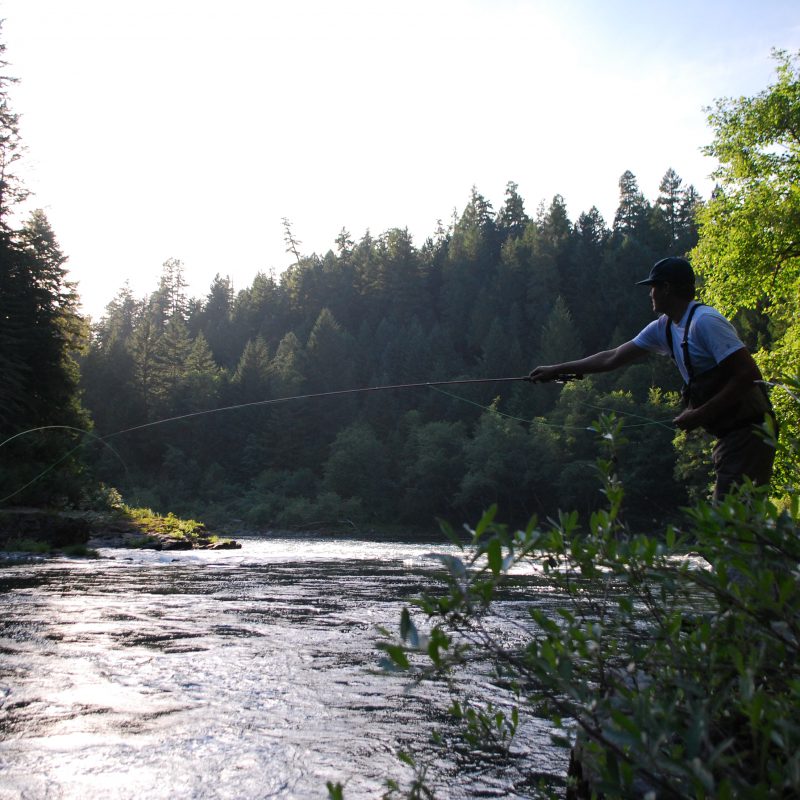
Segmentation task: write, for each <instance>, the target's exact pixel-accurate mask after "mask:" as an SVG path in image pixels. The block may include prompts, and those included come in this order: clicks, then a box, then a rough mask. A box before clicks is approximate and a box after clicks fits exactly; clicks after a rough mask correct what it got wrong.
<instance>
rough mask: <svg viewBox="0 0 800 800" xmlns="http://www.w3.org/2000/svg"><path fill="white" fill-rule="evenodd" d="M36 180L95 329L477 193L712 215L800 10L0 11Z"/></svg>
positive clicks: (752, 5)
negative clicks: (117, 307)
mask: <svg viewBox="0 0 800 800" xmlns="http://www.w3.org/2000/svg"><path fill="white" fill-rule="evenodd" d="M0 18H2V19H4V20H5V22H4V23H3V30H2V38H3V41H4V42H5V43H6V48H7V49H6V54H5V55H6V59H7V61H8V62H9V65H10V66H9V67H8V68H7V73H8V74H11V75H14V76H15V77H17V78H18V79H19V83H18V84H16V85H15V86H13V87H12V89H11V104H12V106H13V108H14V110H15V111H17V112H18V113H19V114H20V115H21V126H20V130H21V135H22V139H23V142H24V144H25V145H26V147H27V154H26V158H25V163H24V170H23V172H22V174H23V177H24V179H25V181H26V184H27V186H28V188H29V189H31V190H32V191H33V192H34V197H33V199H32V207H35V208H42V209H44V211H45V212H46V214H47V216H48V219H49V220H50V223H51V225H52V227H53V229H54V231H55V233H56V236H57V238H58V240H59V243H60V245H61V248H62V250H63V251H64V253H65V254H66V255H67V256H68V257H69V261H68V263H67V267H68V269H69V278H70V279H71V280H73V281H77V283H78V292H79V294H80V296H81V299H82V306H83V311H84V312H85V313H86V314H89V315H91V316H92V318H94V319H95V320H96V319H98V318H100V317H101V316H102V314H103V311H104V308H105V306H106V305H107V304H108V303H109V302H110V301H111V300H112V299H113V298H114V297H115V296H116V295H117V293H118V292H119V290H120V289H121V288H122V287H123V286H125V284H126V282H127V283H128V284H129V286H130V288H131V289H132V290H133V292H134V295H135V296H137V297H144V296H145V295H146V294H148V293H150V292H152V291H154V290H155V289H156V288H157V286H158V281H159V276H160V275H161V272H162V265H163V264H164V262H165V261H167V260H168V259H173V258H175V259H179V260H180V261H181V262H182V264H183V268H184V277H185V278H186V280H187V281H188V290H187V292H188V294H189V295H190V296H192V297H198V298H204V297H205V296H206V295H207V294H208V291H209V288H210V285H211V283H212V281H213V279H214V276H215V275H217V274H219V275H221V276H223V277H225V276H227V277H229V278H230V279H231V281H232V283H233V286H234V288H235V290H237V291H238V290H241V289H244V288H247V286H249V285H250V284H251V283H252V280H253V278H254V277H255V275H256V274H257V273H258V272H259V271H261V272H267V273H269V272H274V273H276V274H279V273H280V272H281V271H282V270H284V269H285V268H286V267H287V266H289V265H290V264H291V263H292V261H293V257H292V256H291V255H290V254H287V252H286V244H285V242H284V228H283V223H282V220H283V219H284V218H287V219H288V220H289V221H290V222H291V225H292V230H293V233H294V236H295V238H296V239H299V240H300V242H301V243H302V244H301V246H300V251H301V252H302V253H303V254H306V255H307V254H311V253H318V254H320V255H322V254H324V253H325V252H327V251H328V250H329V249H335V239H336V237H337V235H338V234H339V233H340V231H341V230H342V229H343V228H344V229H346V230H347V231H348V232H349V233H350V235H351V238H353V239H355V240H356V241H357V240H359V239H360V238H362V237H363V236H364V234H365V233H366V232H367V231H369V232H370V233H371V234H372V235H373V236H377V235H379V234H380V233H382V232H384V231H386V230H388V229H389V228H394V227H398V228H408V229H409V231H410V233H411V234H412V237H413V239H414V241H415V243H416V244H417V245H418V246H421V245H422V244H423V242H424V240H425V239H426V238H427V237H428V236H430V235H432V234H433V233H434V231H435V229H436V227H437V222H438V220H443V221H444V222H445V224H447V223H448V222H449V221H450V220H451V219H452V216H453V213H454V212H455V213H458V214H460V213H461V211H463V209H464V207H465V205H466V204H467V202H468V200H469V196H470V191H471V189H472V187H473V186H474V187H476V188H477V190H478V191H479V192H480V193H481V194H482V195H484V197H486V198H487V199H488V200H489V201H490V202H491V203H492V204H493V206H494V208H495V209H496V210H497V209H499V208H500V207H501V206H502V204H503V201H504V196H505V188H506V185H507V183H508V182H509V181H514V182H515V183H517V184H518V191H519V194H520V195H521V196H522V197H523V199H524V200H525V203H526V209H527V211H528V213H529V214H531V215H533V214H535V212H536V209H537V207H538V206H539V204H540V203H545V205H548V204H549V203H550V201H551V200H552V198H553V197H554V196H555V195H556V194H559V195H561V196H562V197H563V198H564V200H565V202H566V205H567V210H568V212H569V214H570V217H571V218H572V219H573V220H576V219H577V218H578V216H579V215H580V214H581V213H582V212H584V211H587V210H589V209H590V208H591V207H592V206H596V207H597V208H598V209H599V210H600V212H601V214H602V215H603V216H604V218H605V219H606V222H607V223H609V224H610V223H611V222H612V221H613V218H614V212H615V210H616V207H617V202H618V199H619V178H620V176H621V175H622V173H623V172H625V171H626V170H630V171H632V172H633V173H634V175H636V177H637V180H638V182H639V187H640V189H641V190H642V191H643V192H644V194H645V196H646V197H647V198H648V199H649V200H651V201H654V200H655V199H656V198H657V196H658V187H659V184H660V182H661V178H662V177H663V175H664V173H665V172H666V171H667V169H668V168H672V169H674V170H675V171H676V172H677V173H678V175H679V176H680V177H681V178H682V179H683V182H684V185H689V184H692V185H694V186H695V188H696V189H697V190H698V191H699V192H700V194H701V195H702V196H704V197H708V195H709V194H710V191H711V189H712V188H713V182H712V180H711V178H710V174H711V172H712V171H713V169H714V166H715V164H714V162H713V161H712V160H711V159H709V158H708V157H706V156H705V155H703V153H702V147H703V146H704V145H707V144H709V143H710V141H711V135H712V133H711V129H710V128H709V126H708V122H707V116H708V115H707V108H708V107H709V106H711V105H712V104H713V103H714V102H715V101H716V100H717V99H719V98H722V97H739V96H742V95H744V96H749V95H753V94H756V93H758V92H759V91H762V90H763V89H765V88H766V87H767V86H768V85H769V84H770V83H771V82H772V81H773V80H774V76H775V61H774V59H773V58H772V56H771V51H772V49H773V48H781V49H785V50H789V51H791V52H797V51H800V3H798V2H797V0H760V2H755V0H749V1H747V2H745V1H744V0H725V1H724V2H717V0H713V1H710V2H704V1H703V0H673V2H654V1H653V0H650V1H648V0H603V2H599V0H597V1H596V0H403V2H397V0H335V2H334V0H281V1H280V2H273V0H225V1H224V2H220V0H213V1H212V0H136V2H131V1H130V0H113V1H110V0H0Z"/></svg>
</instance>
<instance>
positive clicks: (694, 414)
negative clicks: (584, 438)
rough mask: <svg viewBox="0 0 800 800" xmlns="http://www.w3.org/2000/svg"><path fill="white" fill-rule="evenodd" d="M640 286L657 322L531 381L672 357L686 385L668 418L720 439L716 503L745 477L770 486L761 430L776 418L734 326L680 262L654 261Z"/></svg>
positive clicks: (545, 369) (539, 372) (770, 451)
mask: <svg viewBox="0 0 800 800" xmlns="http://www.w3.org/2000/svg"><path fill="white" fill-rule="evenodd" d="M638 285H645V286H649V287H650V299H651V301H652V303H653V311H655V312H656V314H658V315H659V316H658V319H656V320H654V321H653V322H651V323H650V324H649V325H647V327H646V328H644V330H642V331H641V332H640V333H639V334H638V335H637V336H636V337H634V338H633V339H632V340H631V341H629V342H626V343H625V344H621V345H620V346H619V347H617V348H615V349H613V350H604V351H603V352H600V353H595V354H594V355H591V356H587V357H586V358H581V359H578V360H577V361H567V362H565V363H563V364H551V365H549V366H539V367H536V368H535V369H534V370H533V371H532V372H531V373H530V375H529V376H528V377H529V380H531V381H533V382H534V383H538V382H545V381H551V380H554V379H555V378H556V377H557V376H558V375H560V374H563V373H593V372H610V371H611V370H615V369H619V368H620V367H624V366H626V365H627V364H630V363H631V362H633V361H636V360H638V359H640V358H643V357H644V356H645V355H646V354H647V353H648V352H650V353H660V354H662V355H670V356H672V358H673V360H674V361H675V363H676V364H677V367H678V369H679V370H680V373H681V375H682V376H683V380H684V384H685V386H684V391H683V397H684V402H685V408H684V410H683V411H682V412H681V413H680V414H678V416H677V417H675V419H674V420H673V422H674V423H675V425H677V426H678V427H679V428H681V429H683V430H686V431H690V430H693V429H694V428H697V427H703V428H705V429H706V430H707V431H708V432H709V433H711V434H712V435H713V436H716V437H717V443H716V445H715V446H714V452H713V461H714V471H715V473H716V478H717V479H716V484H715V486H714V500H718V499H719V498H721V497H722V496H723V495H725V494H726V493H727V492H728V491H730V489H731V488H732V486H734V485H735V484H738V483H740V482H741V481H742V478H743V477H747V478H749V479H750V480H751V481H752V482H753V483H754V484H756V485H764V484H767V483H769V480H770V478H771V477H772V463H773V461H774V458H775V449H774V447H772V445H771V444H770V443H769V442H767V441H765V440H764V438H763V436H762V434H761V432H760V430H759V425H760V424H761V423H763V422H764V416H765V414H769V415H770V416H771V417H772V418H773V420H774V414H773V411H772V407H771V405H770V402H769V399H768V398H767V394H766V391H765V389H764V384H763V383H759V381H761V380H762V377H761V372H760V371H759V369H758V366H757V365H756V363H755V361H754V360H753V357H752V356H751V355H750V353H749V352H748V350H747V348H746V347H745V346H744V344H742V341H741V340H740V339H739V336H738V335H737V333H736V331H735V329H734V327H733V325H731V323H730V322H728V320H727V319H725V317H723V316H722V315H721V314H720V313H719V312H718V311H717V310H716V309H713V308H710V307H709V306H706V305H704V304H702V303H697V302H695V301H694V297H695V280H694V272H693V270H692V267H691V265H690V264H689V262H688V261H687V260H686V259H684V258H675V257H670V258H664V259H661V261H658V262H656V264H654V265H653V268H652V269H651V270H650V275H649V276H648V277H647V278H646V279H645V280H643V281H638V283H637V286H638Z"/></svg>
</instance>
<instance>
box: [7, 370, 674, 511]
mask: <svg viewBox="0 0 800 800" xmlns="http://www.w3.org/2000/svg"><path fill="white" fill-rule="evenodd" d="M582 378H583V376H582V375H573V374H564V375H557V376H556V377H555V378H554V379H553V381H552V382H553V383H561V384H564V383H569V382H571V381H574V380H581V379H582ZM519 382H527V383H530V382H531V380H530V378H529V377H528V376H527V375H524V376H520V377H508V378H464V379H460V380H447V381H424V382H421V383H399V384H388V385H379V386H367V387H360V388H356V389H336V390H333V391H328V392H314V393H309V394H301V395H291V396H287V397H275V398H271V399H269V400H254V401H252V402H249V403H237V404H235V405H231V406H223V407H222V408H211V409H205V410H203V411H191V412H189V413H187V414H179V415H177V416H174V417H165V418H164V419H159V420H154V421H153V422H145V423H143V424H142V425H133V426H131V427H129V428H123V429H122V430H118V431H115V432H113V433H109V434H106V435H105V436H96V435H95V434H93V433H91V432H90V431H86V430H83V429H82V428H75V427H72V426H70V425H44V426H41V427H38V428H30V429H29V430H26V431H21V432H20V433H17V434H15V435H14V436H11V437H9V438H8V439H6V440H5V441H3V442H0V448H2V447H4V446H5V445H7V444H8V443H9V442H12V441H13V440H14V439H17V438H19V437H21V436H25V435H27V434H30V433H35V432H36V431H42V430H50V429H63V430H73V431H77V432H79V433H82V434H83V435H85V436H88V437H90V438H92V439H95V440H97V441H99V442H101V443H102V444H103V445H104V446H105V447H108V449H109V450H111V452H112V453H113V454H114V455H115V456H116V457H117V458H118V459H119V461H120V462H121V463H122V466H123V467H124V468H125V472H126V474H127V473H128V467H127V465H126V464H125V461H124V460H123V459H122V457H121V456H120V455H119V453H117V452H116V450H114V448H113V447H111V445H110V444H108V442H107V441H106V440H107V439H111V438H113V437H115V436H121V435H122V434H124V433H132V432H133V431H139V430H144V429H145V428H152V427H155V426H156V425H165V424H167V423H169V422H178V421H180V420H184V419H191V418H193V417H201V416H207V415H210V414H218V413H221V412H223V411H235V410H238V409H242V408H253V407H256V406H268V405H275V404H277V403H288V402H290V401H295V400H313V399H317V398H322V397H336V396H341V395H348V394H365V393H368V392H380V391H397V390H400V389H421V388H427V389H434V390H436V391H439V392H441V393H442V394H444V395H447V396H449V397H452V398H454V399H456V400H460V401H462V402H465V403H470V404H472V405H475V406H477V407H478V408H481V409H483V410H489V409H488V407H487V406H484V405H481V404H480V403H476V402H474V401H472V400H469V399H468V398H466V397H459V396H458V395H454V394H452V393H450V392H446V391H444V390H442V389H440V388H439V387H441V386H466V385H470V384H472V385H474V384H486V383H519ZM586 405H589V404H586ZM595 408H599V407H595ZM494 410H495V411H496V413H498V414H500V415H501V416H504V417H508V418H509V419H513V420H516V421H518V422H522V423H525V424H529V423H533V422H535V423H536V424H539V425H545V426H548V427H554V428H561V429H563V430H588V428H585V427H580V426H570V425H559V424H555V423H548V422H545V421H544V420H536V419H534V420H525V419H521V418H519V417H514V416H512V415H511V414H506V413H504V412H502V411H497V410H496V409H494ZM599 410H601V411H611V409H602V408H599ZM629 416H637V415H635V414H630V415H629ZM639 418H640V419H647V418H646V417H639ZM643 424H644V425H661V424H663V423H661V422H659V421H655V420H648V421H647V422H645V423H643ZM625 427H639V426H634V425H628V426H625ZM83 444H84V443H83V442H81V443H79V444H78V445H76V446H75V447H73V448H72V449H71V450H69V451H68V452H67V453H66V454H65V455H63V456H61V458H59V459H57V460H56V461H55V462H53V463H52V464H50V466H48V467H47V468H46V469H45V470H43V471H42V472H40V473H39V474H38V475H37V476H36V477H34V478H33V479H32V480H30V481H28V483H26V484H25V485H24V486H23V487H21V488H19V489H17V490H16V491H15V492H12V493H11V494H10V495H7V496H6V497H3V498H0V503H4V502H5V501H6V500H10V499H11V498H12V497H14V496H16V495H17V494H19V493H20V492H22V491H23V490H24V489H26V488H27V487H28V486H30V485H31V484H33V483H35V482H36V481H38V480H39V479H41V478H42V477H44V476H45V475H46V474H47V473H48V472H50V471H51V470H52V469H54V468H55V467H56V466H58V464H60V463H61V462H62V461H64V460H65V459H66V458H68V457H69V456H70V455H71V454H72V453H73V452H75V450H77V449H78V448H79V447H81V446H82V445H83Z"/></svg>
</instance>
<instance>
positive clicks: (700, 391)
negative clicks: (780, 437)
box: [666, 303, 775, 438]
mask: <svg viewBox="0 0 800 800" xmlns="http://www.w3.org/2000/svg"><path fill="white" fill-rule="evenodd" d="M702 305H705V303H695V304H694V305H693V306H692V307H691V309H689V316H688V317H687V318H686V327H685V328H684V329H683V341H682V342H681V351H682V353H683V364H684V366H685V367H686V374H687V375H688V376H689V382H688V383H685V384H684V386H683V391H682V393H681V394H682V397H683V402H684V404H685V405H686V406H687V407H688V408H699V407H700V406H702V405H703V404H704V403H706V402H708V401H709V400H710V399H711V398H712V397H713V396H714V395H715V394H717V393H718V392H719V391H720V389H722V387H723V385H724V384H725V383H726V382H727V380H728V374H727V371H726V370H724V369H723V368H722V366H721V365H720V364H717V366H715V367H712V368H711V369H709V370H706V372H701V373H700V374H699V375H695V374H694V367H693V366H692V360H691V358H690V356H689V329H690V328H691V325H692V319H693V318H694V312H695V311H697V309H698V308H699V307H700V306H702ZM666 333H667V346H668V347H669V354H670V356H671V357H672V360H673V361H675V360H676V359H675V351H674V350H673V349H672V320H670V319H669V318H667V332H666ZM765 414H769V415H770V416H771V417H772V419H773V422H774V421H775V412H774V411H773V410H772V403H770V401H769V397H768V395H767V390H766V389H765V388H764V385H763V384H760V383H759V384H753V386H751V387H750V388H749V389H747V390H746V391H744V392H743V393H742V395H741V397H740V398H739V399H738V401H737V403H736V405H734V406H733V407H731V408H729V409H727V410H726V411H725V412H724V414H723V415H721V416H720V417H719V418H717V419H714V420H712V421H711V422H708V423H706V424H705V425H704V426H703V427H704V428H705V429H706V430H707V431H708V432H709V433H710V434H712V436H716V437H718V438H719V437H721V436H725V434H727V433H730V432H731V431H735V430H738V429H739V428H747V427H749V426H750V425H760V424H761V423H762V422H763V421H764V415H765Z"/></svg>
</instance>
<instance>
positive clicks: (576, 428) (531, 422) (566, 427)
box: [431, 386, 675, 431]
mask: <svg viewBox="0 0 800 800" xmlns="http://www.w3.org/2000/svg"><path fill="white" fill-rule="evenodd" d="M431 388H432V389H434V390H435V391H437V392H439V393H440V394H443V395H446V396H447V397H452V398H453V399H454V400H461V401H462V402H464V403H467V404H468V405H472V406H476V407H477V408H481V409H483V410H484V411H493V412H494V413H495V414H499V415H500V416H501V417H505V418H506V419H512V420H514V421H515V422H521V423H523V424H525V425H541V426H542V427H544V428H558V429H559V430H564V431H589V430H593V429H592V428H589V427H587V426H585V425H562V424H561V423H558V422H547V421H546V420H544V419H539V418H534V419H525V418H523V417H515V416H514V415H513V414H508V413H506V412H505V411H500V409H497V408H491V407H490V406H485V405H481V404H480V403H476V402H475V401H474V400H469V399H468V398H466V397H461V396H459V395H457V394H453V393H452V392H446V391H445V390H444V389H439V388H437V387H436V386H431ZM578 403H580V404H581V405H584V406H587V407H588V408H593V409H595V410H596V411H604V412H605V413H607V414H619V415H620V416H624V417H634V418H635V419H643V420H645V422H637V423H632V424H631V425H623V426H622V428H621V430H628V429H629V428H646V427H648V426H649V425H661V426H662V427H664V428H667V430H670V431H674V430H675V426H674V425H667V422H668V421H671V418H670V419H663V420H657V419H650V418H649V417H645V416H642V415H641V414H634V413H633V412H621V411H617V410H616V409H613V408H603V407H602V406H596V405H594V404H593V403H587V402H586V401H585V400H578Z"/></svg>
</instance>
